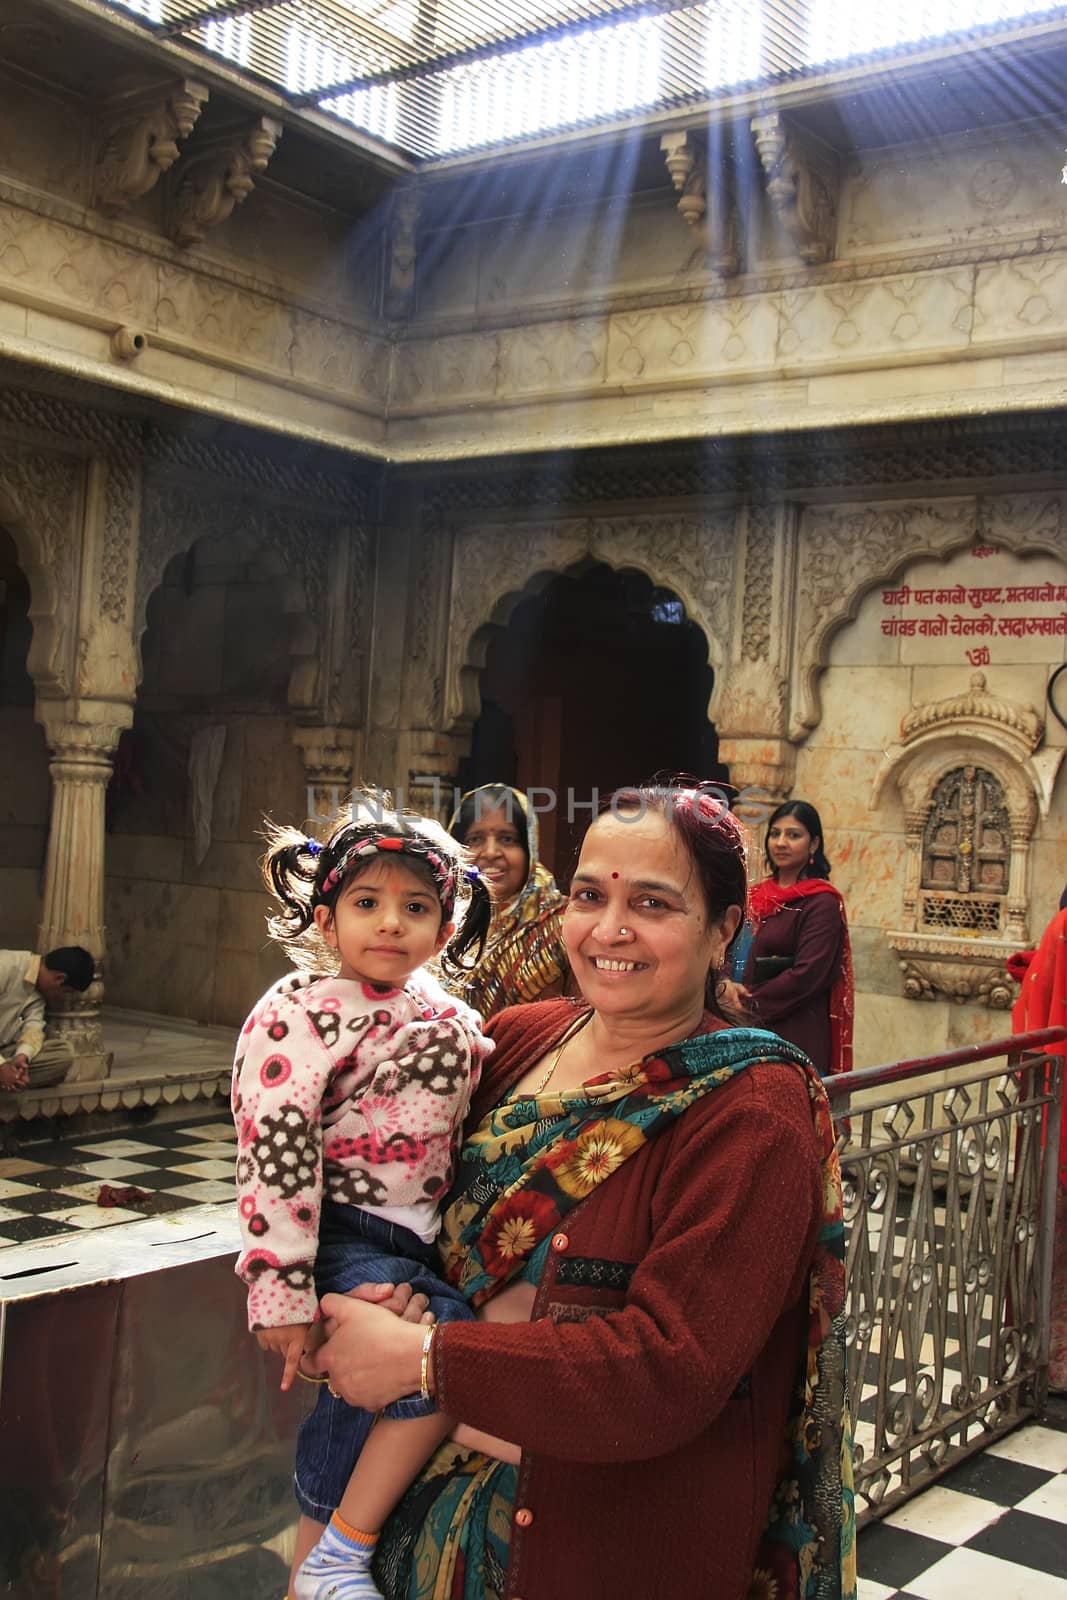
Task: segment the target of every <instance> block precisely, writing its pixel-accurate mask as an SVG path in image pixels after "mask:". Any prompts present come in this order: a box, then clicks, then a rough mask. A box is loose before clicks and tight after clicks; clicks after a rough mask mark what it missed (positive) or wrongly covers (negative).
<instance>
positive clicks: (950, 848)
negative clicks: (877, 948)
mask: <svg viewBox="0 0 1067 1600" xmlns="http://www.w3.org/2000/svg"><path fill="white" fill-rule="evenodd" d="M1043 737H1044V722H1043V719H1042V717H1041V715H1040V713H1039V712H1038V711H1037V710H1036V709H1035V708H1034V707H1033V706H1028V705H1022V704H1020V703H1018V702H1016V701H1012V700H1007V699H1003V698H1000V697H998V696H996V695H994V694H992V693H991V692H990V690H989V687H988V685H987V682H986V678H985V675H984V674H983V673H980V672H977V673H975V674H974V675H973V676H972V678H971V682H970V685H969V687H968V688H967V689H966V690H965V691H964V692H963V693H961V694H954V695H948V696H946V697H945V698H944V699H941V700H935V701H931V702H929V703H928V704H926V705H919V706H915V707H914V708H913V709H912V710H911V711H910V712H909V713H908V714H907V716H906V717H905V718H904V720H903V722H902V724H901V737H900V742H899V743H898V744H896V745H894V746H892V747H891V748H890V749H889V750H887V751H886V754H885V757H884V760H883V763H882V768H881V770H880V772H879V774H878V777H877V779H876V781H875V785H874V792H873V795H872V798H871V804H872V806H876V805H877V803H878V801H879V798H880V796H881V795H882V793H883V791H884V789H885V786H886V784H887V783H888V782H889V780H890V779H892V780H893V782H894V784H895V785H896V787H897V789H898V790H899V792H900V796H901V799H902V801H903V805H904V821H905V828H906V830H907V832H906V840H907V856H906V879H905V887H904V923H905V925H904V926H902V927H900V928H896V929H891V930H890V931H889V932H888V933H887V935H886V938H887V942H888V944H889V947H890V949H891V950H894V951H895V952H896V954H897V956H898V958H899V960H900V967H901V973H902V977H903V982H904V993H905V995H907V996H908V997H909V998H910V999H916V1000H931V999H935V998H939V997H945V998H948V999H952V1000H955V1001H957V1002H958V1003H960V1004H963V1003H964V1002H966V1001H970V1002H972V1003H979V1004H983V1005H986V1006H989V1007H991V1008H992V1009H994V1010H1002V1009H1005V1008H1007V1007H1008V1006H1009V1005H1010V1004H1011V1001H1012V998H1013V995H1014V989H1013V986H1012V984H1011V980H1010V979H1009V977H1008V975H1007V972H1006V970H1005V962H1006V960H1007V958H1008V956H1010V955H1011V954H1012V953H1013V951H1016V950H1019V949H1022V948H1023V947H1025V945H1026V944H1027V942H1028V929H1027V911H1028V901H1029V896H1028V879H1029V848H1030V839H1031V836H1032V834H1033V830H1034V826H1035V823H1036V821H1037V817H1038V812H1039V810H1040V811H1041V813H1042V814H1043V815H1047V813H1048V808H1049V804H1050V802H1051V797H1052V787H1053V784H1054V782H1055V777H1056V772H1057V770H1058V768H1059V765H1060V762H1061V761H1062V759H1063V754H1064V752H1063V750H1062V749H1047V748H1046V749H1040V748H1039V746H1040V745H1041V742H1042V739H1043ZM1005 878H1006V882H1005Z"/></svg>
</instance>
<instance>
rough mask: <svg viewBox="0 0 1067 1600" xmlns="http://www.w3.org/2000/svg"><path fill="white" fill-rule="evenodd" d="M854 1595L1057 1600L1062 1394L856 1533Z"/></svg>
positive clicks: (873, 1599)
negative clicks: (1032, 1419) (1036, 1417)
mask: <svg viewBox="0 0 1067 1600" xmlns="http://www.w3.org/2000/svg"><path fill="white" fill-rule="evenodd" d="M859 1569H860V1573H861V1575H862V1576H861V1578H860V1586H859V1600H987V1597H988V1600H1065V1597H1067V1399H1064V1398H1060V1397H1054V1398H1053V1399H1052V1401H1051V1402H1050V1405H1049V1411H1048V1415H1047V1416H1046V1417H1045V1419H1044V1421H1043V1422H1041V1423H1029V1424H1027V1425H1025V1426H1024V1427H1022V1428H1017V1429H1016V1431H1015V1432H1014V1433H1010V1434H1008V1436H1007V1437H1006V1438H1004V1439H1001V1440H1000V1441H999V1442H998V1443H997V1444H993V1445H990V1446H989V1447H988V1448H987V1449H986V1450H983V1451H982V1453H981V1454H980V1455H977V1456H972V1457H971V1458H970V1460H968V1461H964V1462H962V1463H961V1464H960V1466H958V1467H955V1468H954V1469H953V1470H952V1471H951V1472H950V1473H948V1474H947V1475H946V1476H945V1477H944V1478H942V1479H941V1481H940V1483H937V1484H935V1485H934V1487H933V1488H931V1489H927V1490H925V1491H924V1493H922V1494H920V1495H917V1496H916V1497H915V1499H914V1500H911V1501H909V1502H908V1504H907V1505H905V1506H902V1507H901V1509H900V1510H899V1511H894V1512H892V1513H891V1514H890V1515H889V1516H888V1517H886V1519H885V1521H884V1522H880V1523H875V1524H874V1525H873V1526H871V1527H869V1528H866V1529H865V1530H864V1531H863V1533H861V1534H860V1537H859Z"/></svg>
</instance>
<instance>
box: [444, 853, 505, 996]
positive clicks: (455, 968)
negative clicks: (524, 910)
mask: <svg viewBox="0 0 1067 1600" xmlns="http://www.w3.org/2000/svg"><path fill="white" fill-rule="evenodd" d="M471 870H472V871H473V869H471ZM469 882H470V900H469V901H468V902H467V909H466V911H465V913H464V916H463V921H462V923H461V925H460V927H459V928H458V929H457V930H456V932H455V933H454V934H453V935H452V937H451V939H449V941H448V943H447V944H446V945H445V948H444V949H443V950H442V951H441V956H440V961H441V966H442V968H443V969H444V971H445V972H446V973H447V974H448V976H449V977H458V976H460V975H461V974H462V975H466V974H467V973H469V972H472V971H473V970H474V968H475V967H476V966H477V965H478V962H479V961H480V960H481V958H482V951H483V950H484V949H485V941H486V939H487V938H488V937H489V924H490V922H491V921H492V916H493V900H492V896H491V895H490V893H489V890H488V889H487V888H486V886H485V880H484V878H483V877H482V875H481V873H479V872H474V875H473V877H471V878H470V879H469ZM471 950H473V952H474V954H473V956H472V957H471V958H470V960H467V961H465V960H464V959H463V958H464V956H466V955H467V953H468V951H471Z"/></svg>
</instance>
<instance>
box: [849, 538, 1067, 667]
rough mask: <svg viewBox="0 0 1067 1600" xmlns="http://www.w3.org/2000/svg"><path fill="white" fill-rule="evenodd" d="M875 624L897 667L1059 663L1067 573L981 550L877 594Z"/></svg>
mask: <svg viewBox="0 0 1067 1600" xmlns="http://www.w3.org/2000/svg"><path fill="white" fill-rule="evenodd" d="M880 625H881V632H882V635H883V636H884V637H885V638H887V639H894V640H899V641H900V660H901V662H902V663H903V664H919V663H926V662H928V663H931V664H933V663H937V664H941V663H945V664H947V663H949V662H959V663H960V664H964V663H966V664H967V665H969V666H972V667H986V666H990V665H995V664H997V663H998V662H1000V663H1002V664H1004V665H1009V664H1011V665H1014V664H1016V663H1025V662H1031V661H1034V662H1036V661H1062V660H1063V659H1064V655H1065V652H1067V571H1065V570H1064V568H1063V566H1062V564H1061V563H1059V562H1057V561H1053V560H1046V559H1038V560H1029V561H1026V562H1022V561H1020V560H1019V559H1018V557H1016V556H1011V555H1008V554H1007V553H1006V552H1004V551H1001V550H997V549H995V548H993V547H991V546H988V545H979V546H975V547H974V548H973V549H971V550H969V551H967V552H966V553H965V554H964V555H961V556H956V557H955V558H953V559H952V560H951V561H947V562H932V561H931V562H917V563H915V564H914V565H913V566H912V567H911V568H909V570H908V572H907V574H906V575H905V577H904V578H902V579H901V581H900V582H899V583H896V584H893V585H891V586H889V587H887V588H884V589H882V591H881V611H880Z"/></svg>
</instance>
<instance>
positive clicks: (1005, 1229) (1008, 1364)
mask: <svg viewBox="0 0 1067 1600" xmlns="http://www.w3.org/2000/svg"><path fill="white" fill-rule="evenodd" d="M1063 1039H1067V1029H1064V1028H1046V1029H1043V1030H1040V1031H1038V1032H1033V1033H1026V1034H1016V1035H1014V1036H1013V1037H1011V1038H1007V1039H1000V1040H996V1041H994V1042H993V1043H990V1044H986V1045H975V1046H968V1047H966V1048H965V1049H962V1050H955V1051H952V1052H950V1053H948V1054H944V1055H938V1056H930V1057H928V1058H926V1059H923V1060H915V1061H902V1062H898V1063H896V1064H894V1065H892V1066H885V1067H870V1068H867V1069H865V1070H863V1071H859V1072H854V1073H850V1074H847V1075H846V1076H843V1077H838V1078H833V1079H830V1080H828V1081H827V1084H826V1088H827V1091H828V1093H829V1095H830V1100H831V1105H832V1107H833V1112H834V1117H835V1119H836V1120H837V1121H838V1124H839V1130H840V1132H839V1140H838V1150H839V1154H840V1159H841V1177H842V1183H843V1187H844V1196H845V1228H846V1239H847V1253H846V1272H847V1280H848V1301H847V1322H846V1342H847V1356H848V1374H849V1380H850V1384H851V1405H852V1423H853V1433H854V1438H855V1451H856V1453H855V1476H856V1511H857V1521H858V1522H859V1524H860V1525H861V1526H862V1525H863V1523H864V1522H867V1521H870V1520H872V1519H873V1518H876V1517H880V1516H883V1515H884V1514H885V1513H886V1512H888V1511H890V1510H892V1509H893V1508H894V1507H895V1506H897V1505H899V1504H900V1503H901V1501H903V1500H906V1499H908V1498H910V1497H911V1496H912V1495H914V1494H918V1493H919V1491H920V1490H922V1489H924V1488H926V1487H928V1486H929V1484H930V1483H931V1482H933V1480H934V1479H936V1478H938V1477H940V1476H941V1474H942V1473H944V1472H946V1471H947V1470H948V1469H949V1468H950V1467H951V1466H954V1465H955V1464H956V1463H957V1462H958V1461H960V1460H961V1459H962V1458H963V1457H964V1456H967V1455H971V1454H973V1453H974V1452H975V1451H977V1450H981V1449H982V1448H983V1447H984V1446H985V1445H987V1444H990V1443H992V1441H993V1440H994V1439H995V1438H997V1437H998V1436H999V1435H1000V1434H1003V1433H1005V1432H1007V1431H1008V1430H1009V1429H1010V1428H1012V1427H1014V1426H1016V1424H1017V1423H1018V1422H1019V1421H1020V1420H1021V1419H1022V1418H1024V1417H1026V1416H1028V1415H1032V1414H1034V1413H1036V1412H1039V1411H1040V1410H1041V1408H1042V1407H1043V1404H1044V1400H1045V1395H1046V1391H1047V1379H1048V1340H1049V1323H1050V1309H1051V1282H1052V1241H1053V1227H1054V1217H1055V1196H1056V1183H1057V1168H1058V1161H1059V1144H1060V1120H1061V1113H1062V1104H1063V1061H1062V1060H1061V1059H1060V1058H1059V1057H1058V1056H1049V1055H1046V1054H1043V1053H1042V1052H1043V1051H1044V1049H1045V1048H1046V1047H1047V1046H1049V1045H1051V1044H1054V1043H1058V1042H1059V1041H1061V1040H1063ZM1035 1052H1036V1053H1035ZM934 1074H937V1075H938V1077H939V1080H940V1081H939V1082H938V1083H936V1084H931V1083H929V1082H926V1083H925V1084H924V1083H923V1082H921V1080H923V1079H926V1080H929V1079H930V1078H931V1076H932V1075H934ZM946 1074H949V1075H950V1081H949V1082H947V1083H946V1082H945V1075H946Z"/></svg>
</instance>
